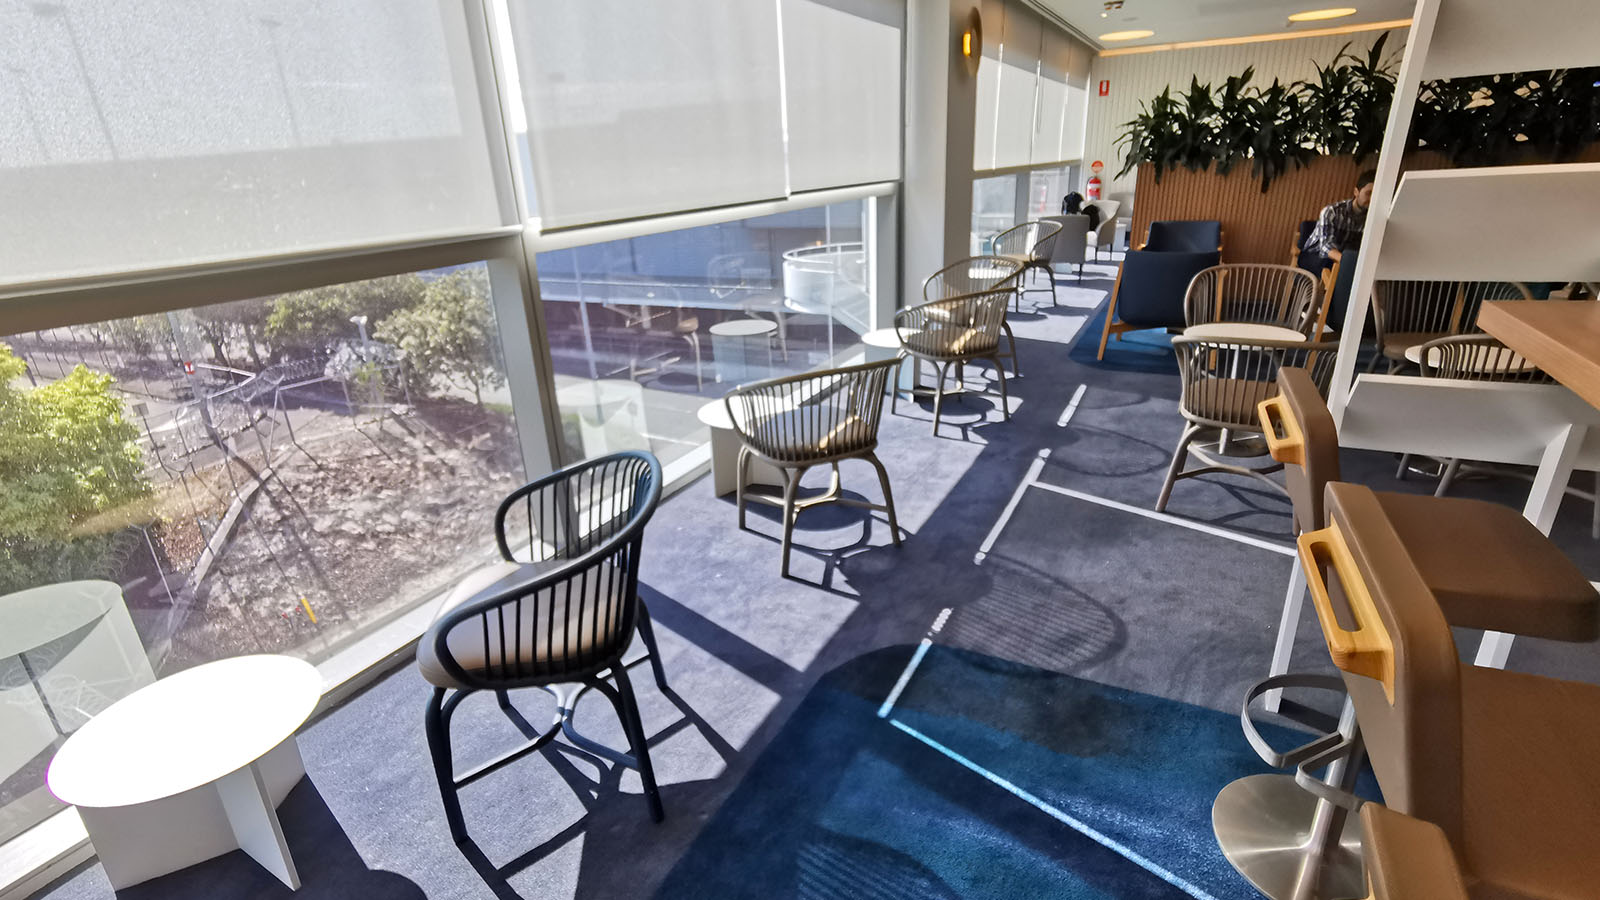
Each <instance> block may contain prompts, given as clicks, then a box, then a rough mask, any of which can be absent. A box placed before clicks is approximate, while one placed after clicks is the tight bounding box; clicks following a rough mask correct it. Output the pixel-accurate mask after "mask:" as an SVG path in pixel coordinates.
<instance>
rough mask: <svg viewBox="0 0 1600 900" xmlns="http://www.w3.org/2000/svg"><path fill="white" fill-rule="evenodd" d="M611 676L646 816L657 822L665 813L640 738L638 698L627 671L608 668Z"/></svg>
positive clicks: (642, 739)
mask: <svg viewBox="0 0 1600 900" xmlns="http://www.w3.org/2000/svg"><path fill="white" fill-rule="evenodd" d="M611 676H612V677H613V678H615V679H616V682H617V695H618V696H616V697H614V698H612V703H613V705H615V706H616V708H617V716H618V717H619V718H621V719H622V728H623V731H625V732H626V733H627V735H628V744H629V745H630V748H631V749H632V750H633V761H634V765H635V766H636V767H637V768H638V770H639V783H640V784H641V785H642V786H643V787H644V801H645V804H646V805H647V806H649V808H650V819H651V821H654V822H659V821H661V820H662V819H664V818H666V813H665V812H664V811H663V810H662V808H661V790H660V789H659V788H657V787H656V772H655V768H654V767H652V766H651V765H650V747H649V745H647V744H646V743H645V739H644V722H643V721H641V720H640V718H639V700H638V698H637V697H635V696H634V695H633V684H632V682H630V681H629V680H628V670H627V669H625V668H623V667H622V666H620V665H619V666H616V667H614V668H613V669H612V670H611Z"/></svg>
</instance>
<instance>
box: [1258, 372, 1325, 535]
mask: <svg viewBox="0 0 1600 900" xmlns="http://www.w3.org/2000/svg"><path fill="white" fill-rule="evenodd" d="M1325 391H1326V385H1324V386H1323V387H1322V388H1319V387H1318V386H1317V382H1316V379H1314V378H1313V377H1312V375H1311V373H1310V372H1308V371H1306V370H1305V369H1302V368H1297V367H1294V366H1284V367H1281V368H1279V369H1278V396H1276V397H1272V398H1269V399H1267V400H1263V401H1261V403H1260V404H1259V405H1258V406H1257V407H1256V413H1257V416H1258V417H1259V418H1260V420H1261V433H1262V434H1263V435H1265V436H1266V439H1267V449H1268V451H1270V452H1271V454H1272V458H1273V459H1275V460H1277V461H1278V462H1280V463H1283V485H1284V488H1285V489H1286V490H1287V491H1288V492H1289V501H1290V502H1291V503H1292V504H1293V507H1294V531H1295V533H1297V534H1298V533H1300V532H1303V531H1314V530H1316V529H1318V528H1321V527H1322V526H1323V525H1324V524H1326V522H1325V520H1324V519H1323V511H1322V493H1323V490H1324V489H1325V488H1326V487H1327V486H1328V484H1329V483H1330V482H1334V481H1338V480H1339V430H1338V427H1337V426H1336V425H1334V422H1333V413H1332V412H1330V411H1329V410H1328V402H1327V400H1326V399H1325V398H1324V393H1325Z"/></svg>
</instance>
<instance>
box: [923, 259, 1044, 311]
mask: <svg viewBox="0 0 1600 900" xmlns="http://www.w3.org/2000/svg"><path fill="white" fill-rule="evenodd" d="M1021 273H1022V263H1020V262H1018V261H1017V260H1014V259H1007V258H1006V257H1003V256H973V257H969V258H967V259H960V260H956V261H955V262H953V263H951V264H949V265H947V266H945V267H944V268H942V269H940V270H939V271H937V272H935V273H933V274H932V275H929V276H928V277H927V279H926V280H925V281H923V282H922V299H923V300H946V299H949V298H951V297H964V296H966V295H968V294H983V293H988V292H989V291H992V290H1007V291H1009V290H1011V289H1012V288H1013V287H1015V285H1014V284H1013V283H1012V282H1013V281H1014V280H1015V279H1016V278H1017V276H1018V275H1020V274H1021Z"/></svg>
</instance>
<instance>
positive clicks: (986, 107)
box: [972, 0, 1006, 171]
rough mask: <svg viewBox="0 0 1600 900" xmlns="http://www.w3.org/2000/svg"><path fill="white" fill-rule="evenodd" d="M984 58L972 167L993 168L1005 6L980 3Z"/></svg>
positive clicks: (990, 0) (998, 0)
mask: <svg viewBox="0 0 1600 900" xmlns="http://www.w3.org/2000/svg"><path fill="white" fill-rule="evenodd" d="M979 12H980V15H981V16H982V17H983V55H982V56H980V57H979V58H978V88H977V99H976V101H975V102H976V104H977V108H976V109H975V110H974V118H973V128H972V168H973V169H975V170H977V171H982V170H984V169H992V168H994V142H995V123H996V122H997V121H998V119H999V108H1000V38H1001V35H1002V33H1003V31H1004V28H1005V17H1006V13H1005V3H1003V2H1002V0H983V3H982V5H981V6H980V7H979Z"/></svg>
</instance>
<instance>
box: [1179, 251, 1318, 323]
mask: <svg viewBox="0 0 1600 900" xmlns="http://www.w3.org/2000/svg"><path fill="white" fill-rule="evenodd" d="M1320 293H1321V292H1320V290H1319V289H1318V284H1317V278H1316V276H1314V275H1312V274H1311V273H1310V272H1307V271H1306V270H1304V269H1300V268H1296V267H1294V266H1277V265H1271V264H1269V263H1224V264H1223V265H1220V266H1212V267H1211V268H1209V269H1205V270H1203V271H1201V272H1200V273H1199V274H1198V275H1196V276H1195V277H1194V280H1193V281H1191V282H1189V290H1188V292H1187V293H1186V294H1185V295H1184V298H1183V317H1184V321H1185V323H1186V324H1188V325H1200V324H1203V323H1206V322H1250V323H1254V324H1258V325H1277V326H1280V327H1283V328H1293V329H1294V330H1295V331H1298V332H1300V333H1301V334H1309V333H1310V331H1311V329H1312V328H1313V327H1314V326H1315V324H1316V320H1317V302H1318V298H1319V296H1320Z"/></svg>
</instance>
